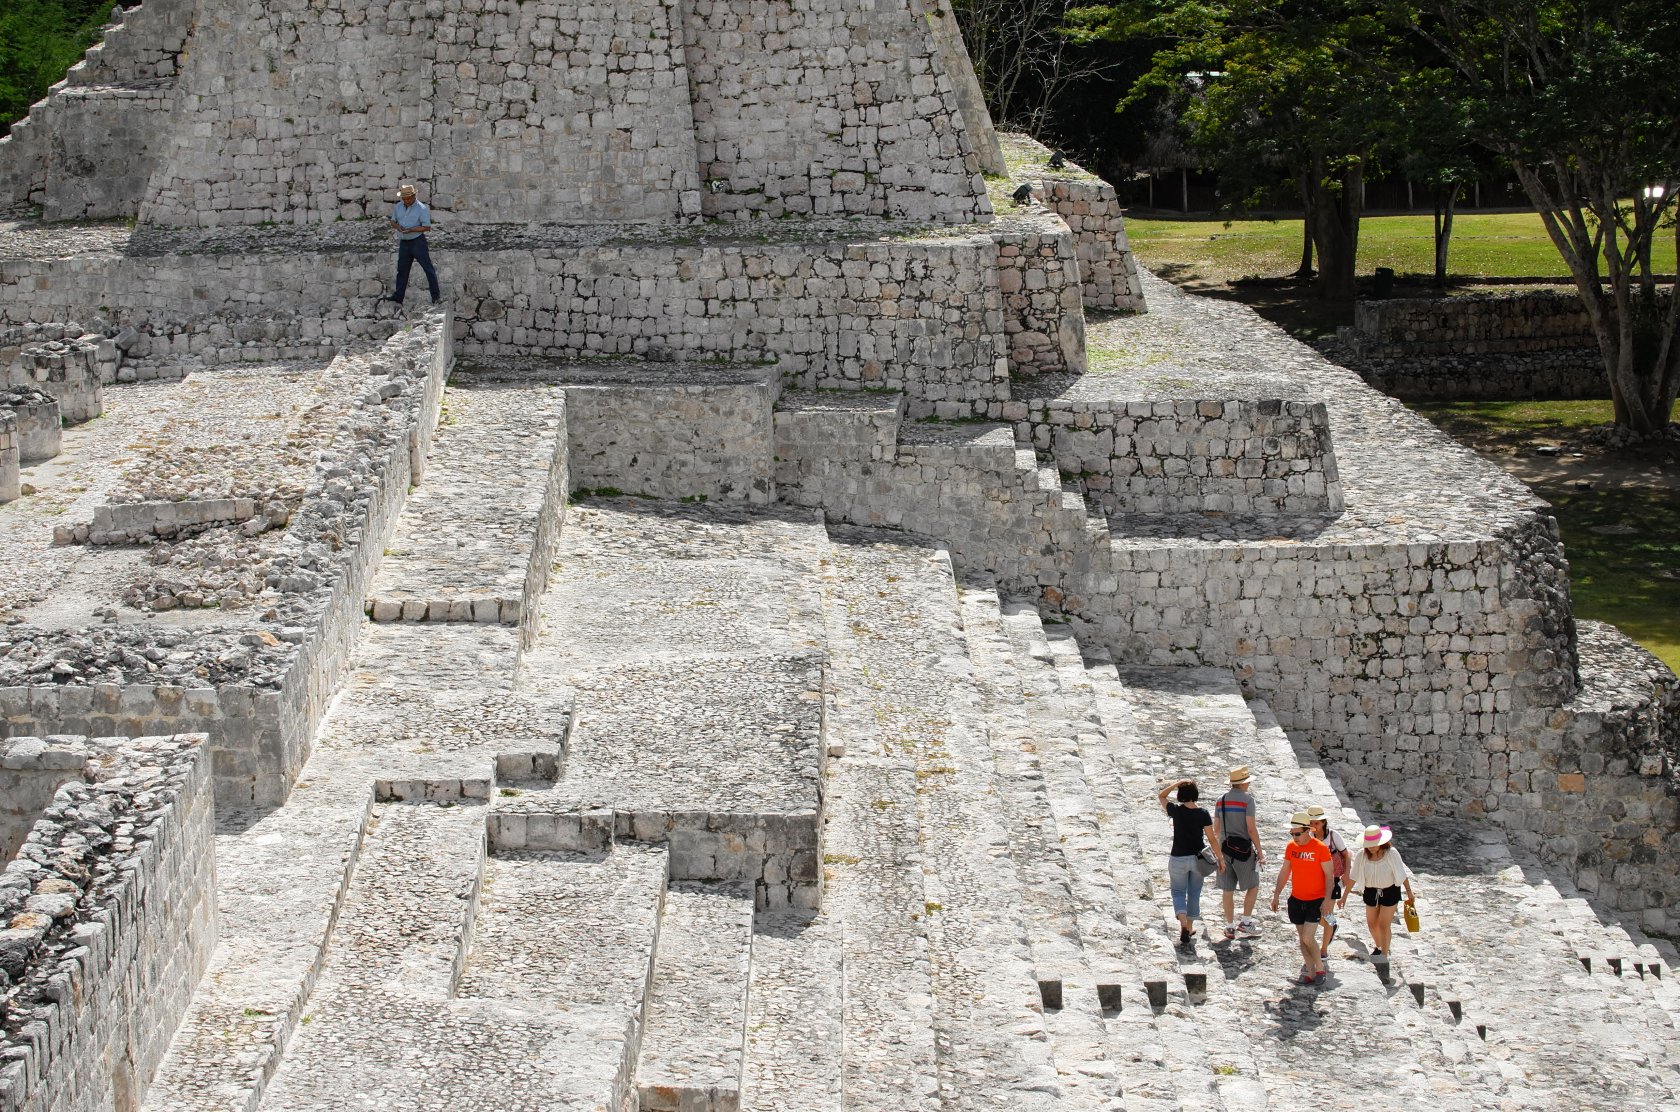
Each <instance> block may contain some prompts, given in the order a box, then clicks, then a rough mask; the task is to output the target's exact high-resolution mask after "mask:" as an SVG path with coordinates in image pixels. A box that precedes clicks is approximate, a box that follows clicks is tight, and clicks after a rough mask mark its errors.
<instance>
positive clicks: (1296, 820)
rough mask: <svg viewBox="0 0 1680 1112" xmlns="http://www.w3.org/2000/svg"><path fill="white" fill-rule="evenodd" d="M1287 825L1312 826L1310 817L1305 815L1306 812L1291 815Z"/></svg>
mask: <svg viewBox="0 0 1680 1112" xmlns="http://www.w3.org/2000/svg"><path fill="white" fill-rule="evenodd" d="M1289 825H1290V826H1311V825H1312V816H1311V815H1309V814H1307V812H1305V811H1296V812H1295V813H1294V814H1293V815H1290V816H1289Z"/></svg>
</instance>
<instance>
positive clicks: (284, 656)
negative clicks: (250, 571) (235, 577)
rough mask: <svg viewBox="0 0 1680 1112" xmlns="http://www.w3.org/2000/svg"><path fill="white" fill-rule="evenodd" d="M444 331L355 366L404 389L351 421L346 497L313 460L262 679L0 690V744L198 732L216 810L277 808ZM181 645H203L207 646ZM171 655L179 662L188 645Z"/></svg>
mask: <svg viewBox="0 0 1680 1112" xmlns="http://www.w3.org/2000/svg"><path fill="white" fill-rule="evenodd" d="M449 332H450V330H449V324H448V317H447V314H436V315H434V316H433V317H432V318H430V319H429V320H428V321H426V322H425V323H423V324H422V325H420V326H419V327H417V328H415V329H413V330H412V331H410V332H407V333H404V334H400V335H398V336H396V337H393V339H392V340H390V341H388V342H387V343H386V345H385V346H384V347H383V348H382V349H381V350H380V351H379V352H378V353H377V354H375V355H372V356H369V357H367V358H368V359H369V360H370V364H369V369H370V371H371V372H373V373H375V374H379V375H388V376H389V381H391V382H401V383H402V384H403V387H404V388H403V389H402V390H400V391H398V392H395V393H393V394H391V396H390V397H384V396H382V395H381V394H380V393H379V392H378V391H374V392H373V393H372V399H373V400H368V399H364V400H363V402H364V404H363V406H362V408H361V411H360V414H359V419H360V420H361V422H362V424H363V428H364V431H365V432H366V433H367V434H368V435H367V438H366V439H365V440H363V441H362V442H361V443H359V444H358V445H357V447H356V451H357V452H358V453H359V454H360V455H361V458H362V459H364V460H365V471H364V472H361V474H362V475H363V478H362V480H361V482H360V484H359V485H357V486H354V487H353V486H350V485H348V484H347V483H345V482H343V481H342V480H341V479H340V478H339V477H337V476H329V475H328V474H327V472H329V471H332V470H333V469H334V468H335V467H336V466H337V464H338V462H339V461H338V458H337V457H336V456H335V457H334V458H332V459H328V460H325V461H323V462H322V463H321V465H320V471H319V472H318V473H317V474H316V476H315V477H314V478H313V479H312V480H311V483H310V489H309V491H308V493H307V494H306V495H305V498H304V503H303V506H302V507H301V508H300V510H299V511H298V512H297V513H296V514H295V515H294V516H293V519H292V523H291V525H290V527H289V529H288V531H287V533H286V534H285V537H284V539H283V541H282V551H281V554H280V556H279V557H277V560H276V567H277V569H278V568H282V567H283V568H285V569H287V570H285V571H283V572H282V571H279V570H276V571H275V572H274V573H273V574H274V575H275V576H276V580H275V582H277V583H278V584H279V585H280V587H282V588H283V589H284V591H285V593H284V594H283V595H282V596H281V606H280V609H282V610H284V611H285V612H284V613H283V615H282V616H281V618H280V620H279V622H278V623H276V624H277V625H278V626H279V627H280V630H279V632H280V633H281V636H276V635H275V634H274V633H272V632H268V631H267V630H262V631H259V632H253V633H250V634H248V635H247V636H248V637H250V638H255V639H256V643H255V644H254V645H252V647H251V649H250V651H251V652H252V653H253V654H258V653H260V654H266V655H265V656H264V661H265V663H264V669H265V670H264V675H266V676H272V677H273V678H272V679H266V680H264V681H263V682H260V683H252V682H229V683H224V684H220V685H214V686H212V685H209V684H206V685H203V686H195V687H191V688H187V687H183V686H181V685H180V684H178V683H164V684H158V683H155V682H154V683H144V682H140V683H132V682H129V683H97V682H96V683H88V682H87V681H85V680H83V681H82V682H79V683H70V682H68V681H67V679H66V678H65V677H59V676H56V675H55V674H52V673H47V674H43V675H42V676H41V677H40V679H39V680H38V681H36V682H32V683H30V684H28V685H24V686H13V687H4V688H0V717H3V720H4V725H3V726H0V732H3V733H4V734H6V735H7V736H14V735H19V734H26V733H61V732H62V733H85V734H93V735H103V734H126V735H129V736H135V735H139V734H146V733H161V732H165V731H171V732H179V733H186V732H203V733H206V734H207V735H208V736H209V739H210V740H209V748H210V751H211V755H212V757H213V758H214V775H215V780H216V790H217V798H218V801H219V802H221V803H223V804H225V805H249V804H257V805H271V804H277V803H280V802H282V801H284V799H285V798H286V795H287V793H288V792H289V791H290V790H291V785H292V783H293V781H294V780H295V779H296V776H297V772H298V769H300V768H301V767H302V766H303V762H304V760H305V758H306V757H307V756H308V753H309V747H310V744H311V741H312V739H313V737H314V731H315V727H316V724H317V723H318V722H319V721H320V719H321V716H322V715H323V714H325V712H326V707H327V704H328V703H329V702H330V701H331V699H332V697H333V695H334V693H335V692H336V690H337V688H338V682H339V678H340V676H341V674H342V671H343V668H344V666H345V664H346V663H347V661H348V659H349V656H350V651H351V648H352V646H353V644H354V641H355V636H356V632H357V631H358V629H359V628H360V626H361V623H362V617H363V613H362V607H363V600H364V598H365V596H366V594H367V588H368V584H369V582H370V581H371V578H372V574H373V570H374V568H375V566H376V565H377V563H378V561H379V559H380V555H381V553H382V551H383V549H384V546H385V543H386V541H387V540H388V539H389V537H390V535H391V531H392V529H393V528H394V527H395V524H396V519H397V516H398V514H399V513H400V512H401V509H402V506H403V503H404V500H405V499H406V496H407V491H408V486H409V482H410V480H411V479H412V478H413V477H414V476H415V475H416V474H417V471H416V470H415V468H416V462H415V461H416V460H423V459H424V457H425V454H426V452H427V450H428V449H429V446H430V442H431V435H432V430H433V427H434V426H435V425H436V420H437V412H438V403H439V398H440V396H441V393H442V389H443V380H444V377H445V375H446V373H447V369H448V367H449V365H450V363H451V361H452V358H453V356H452V348H451V344H450V341H449ZM333 538H336V542H334V540H333ZM335 543H336V546H337V547H336V548H335V547H334V544H335ZM271 585H273V584H271ZM76 635H77V634H76V631H69V632H67V633H66V634H65V636H76ZM193 636H195V637H198V638H199V639H201V640H205V641H207V642H210V641H215V639H216V637H217V636H218V635H216V634H215V633H214V631H211V632H209V633H206V634H202V635H199V634H195V635H193ZM223 639H224V640H225V639H226V638H225V637H223ZM177 651H181V647H178V648H177ZM185 651H191V649H190V642H189V645H188V646H187V647H185ZM207 652H208V654H209V655H210V656H211V657H212V658H214V657H218V656H221V655H225V653H226V649H225V648H223V647H221V645H220V642H219V641H216V643H215V644H214V645H212V646H209V647H208V648H207ZM270 658H272V659H270Z"/></svg>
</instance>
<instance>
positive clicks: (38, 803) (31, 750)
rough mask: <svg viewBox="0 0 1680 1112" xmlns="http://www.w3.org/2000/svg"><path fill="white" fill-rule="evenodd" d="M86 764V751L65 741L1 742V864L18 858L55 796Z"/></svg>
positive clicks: (19, 740) (39, 739) (16, 739)
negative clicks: (19, 852) (18, 852)
mask: <svg viewBox="0 0 1680 1112" xmlns="http://www.w3.org/2000/svg"><path fill="white" fill-rule="evenodd" d="M86 764H87V751H86V748H85V747H84V746H82V745H80V744H75V743H71V744H65V739H63V738H57V737H54V738H47V739H44V740H43V739H42V738H36V737H31V738H11V739H9V740H6V741H0V861H10V860H11V859H12V858H14V857H16V856H17V851H18V847H19V846H21V845H23V840H24V838H26V837H28V836H29V832H30V830H32V829H34V826H35V823H36V821H37V820H39V819H40V817H41V812H42V811H44V810H45V809H46V806H47V804H49V803H51V802H52V798H53V795H54V794H55V793H57V791H58V789H59V788H61V787H63V786H64V784H65V783H66V782H68V781H70V780H73V779H75V778H76V777H77V776H79V775H81V772H82V768H83V766H84V765H86Z"/></svg>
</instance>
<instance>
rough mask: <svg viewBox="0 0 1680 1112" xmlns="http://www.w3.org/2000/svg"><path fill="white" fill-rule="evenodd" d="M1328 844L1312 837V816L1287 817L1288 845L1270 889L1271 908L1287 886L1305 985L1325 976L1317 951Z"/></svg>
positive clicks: (1326, 903) (1324, 910)
mask: <svg viewBox="0 0 1680 1112" xmlns="http://www.w3.org/2000/svg"><path fill="white" fill-rule="evenodd" d="M1330 869H1331V866H1330V847H1329V846H1327V845H1325V844H1324V843H1323V842H1321V841H1319V840H1318V839H1317V838H1315V837H1313V833H1312V816H1311V815H1309V814H1307V813H1306V812H1305V811H1296V812H1295V813H1294V814H1293V815H1291V816H1289V848H1288V849H1286V850H1284V851H1283V867H1282V868H1281V869H1279V870H1278V878H1277V887H1276V888H1274V889H1272V910H1273V911H1276V910H1277V909H1278V897H1279V896H1280V895H1282V894H1283V889H1284V885H1288V886H1289V921H1290V922H1291V923H1294V924H1295V933H1296V934H1297V935H1298V936H1299V937H1300V941H1301V958H1302V960H1303V961H1305V962H1306V967H1305V968H1304V969H1303V970H1302V971H1301V983H1302V984H1304V985H1316V984H1322V983H1323V981H1324V978H1325V976H1326V972H1325V968H1324V959H1323V958H1321V957H1319V954H1318V924H1319V922H1320V920H1322V919H1323V918H1324V917H1325V916H1327V915H1329V914H1330V907H1331V896H1330Z"/></svg>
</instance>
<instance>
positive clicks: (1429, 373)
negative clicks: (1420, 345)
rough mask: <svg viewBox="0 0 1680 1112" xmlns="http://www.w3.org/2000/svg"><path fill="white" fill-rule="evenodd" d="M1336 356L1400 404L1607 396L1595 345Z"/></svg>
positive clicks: (1607, 388) (1602, 365)
mask: <svg viewBox="0 0 1680 1112" xmlns="http://www.w3.org/2000/svg"><path fill="white" fill-rule="evenodd" d="M1338 346H1339V345H1338ZM1337 357H1338V358H1340V359H1341V361H1342V362H1343V363H1345V365H1346V366H1347V367H1348V368H1349V369H1350V370H1354V371H1357V372H1359V377H1361V378H1363V379H1364V380H1365V381H1366V382H1368V383H1370V384H1371V385H1372V386H1373V387H1375V388H1376V389H1378V390H1381V391H1382V392H1383V393H1385V394H1387V395H1389V396H1390V397H1392V398H1399V399H1400V400H1401V401H1436V400H1439V401H1466V400H1469V399H1472V398H1485V399H1489V400H1496V401H1498V400H1503V401H1520V400H1523V399H1529V398H1605V397H1609V396H1610V386H1609V383H1608V382H1607V381H1606V379H1605V377H1604V361H1603V359H1602V358H1601V357H1600V356H1599V353H1598V349H1597V348H1596V347H1582V348H1563V349H1560V350H1558V351H1541V352H1508V353H1494V354H1491V355H1424V356H1392V357H1388V358H1380V359H1362V358H1357V357H1354V356H1352V355H1343V354H1342V353H1340V352H1338V353H1337Z"/></svg>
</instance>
